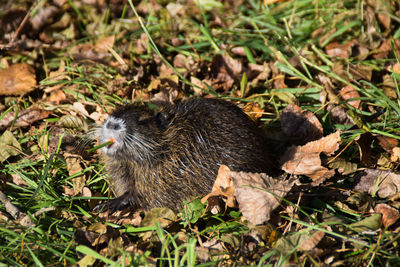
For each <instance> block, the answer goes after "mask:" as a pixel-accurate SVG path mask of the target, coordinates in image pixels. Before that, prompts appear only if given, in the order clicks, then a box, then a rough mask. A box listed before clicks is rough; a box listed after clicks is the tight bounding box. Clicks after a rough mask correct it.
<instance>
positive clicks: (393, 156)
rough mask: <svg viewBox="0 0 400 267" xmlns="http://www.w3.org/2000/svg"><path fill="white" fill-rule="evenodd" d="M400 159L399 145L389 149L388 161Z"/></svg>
mask: <svg viewBox="0 0 400 267" xmlns="http://www.w3.org/2000/svg"><path fill="white" fill-rule="evenodd" d="M399 159H400V147H394V148H393V149H392V151H391V155H390V161H392V162H397V161H399Z"/></svg>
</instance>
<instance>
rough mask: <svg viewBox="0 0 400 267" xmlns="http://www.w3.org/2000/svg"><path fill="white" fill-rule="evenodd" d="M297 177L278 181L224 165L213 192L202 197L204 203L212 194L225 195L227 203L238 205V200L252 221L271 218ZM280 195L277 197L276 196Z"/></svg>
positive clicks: (245, 215) (244, 212) (261, 174)
mask: <svg viewBox="0 0 400 267" xmlns="http://www.w3.org/2000/svg"><path fill="white" fill-rule="evenodd" d="M294 182H295V179H291V180H278V179H274V178H271V177H269V176H268V175H266V174H265V173H245V172H233V171H230V170H229V168H228V167H227V166H225V165H221V167H220V169H219V171H218V177H217V179H216V181H215V183H214V185H213V189H212V192H211V193H210V194H208V195H207V196H205V197H203V198H202V200H201V202H202V203H204V202H205V201H206V200H208V199H209V198H211V197H212V196H223V197H226V198H227V199H228V200H227V206H229V207H235V206H236V201H237V203H238V204H239V210H240V211H241V212H242V213H243V216H244V217H245V218H246V219H247V220H248V221H249V222H251V223H252V224H261V223H264V222H265V221H268V220H269V218H270V214H271V212H272V211H273V210H274V209H275V208H276V207H277V206H278V205H279V203H280V197H284V196H285V195H286V194H287V192H289V190H290V189H291V188H292V186H293V184H294ZM277 196H278V197H277Z"/></svg>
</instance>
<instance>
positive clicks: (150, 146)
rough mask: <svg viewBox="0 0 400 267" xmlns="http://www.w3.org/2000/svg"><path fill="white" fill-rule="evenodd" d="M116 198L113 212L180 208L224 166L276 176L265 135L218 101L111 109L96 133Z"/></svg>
mask: <svg viewBox="0 0 400 267" xmlns="http://www.w3.org/2000/svg"><path fill="white" fill-rule="evenodd" d="M98 134H99V142H100V143H105V142H107V141H110V140H111V141H112V142H113V143H112V144H110V145H108V146H105V147H103V148H102V153H103V154H104V160H105V165H106V170H107V172H108V174H109V176H110V177H111V181H112V185H113V189H114V192H115V194H116V195H117V198H116V199H113V200H111V201H109V202H106V203H107V205H105V204H101V205H99V206H97V207H96V208H95V210H97V211H98V210H99V209H100V208H101V207H103V206H108V208H109V210H110V212H115V211H116V210H119V209H122V208H125V207H128V206H134V207H136V208H141V209H145V210H148V209H151V208H154V207H169V208H171V209H173V210H177V209H179V208H181V207H182V202H183V201H184V200H187V199H189V198H190V197H194V196H200V195H205V194H207V193H209V192H210V191H211V188H212V185H213V183H214V181H215V178H216V177H217V173H218V169H219V166H220V165H221V164H224V165H227V166H228V167H229V168H230V169H231V170H234V171H245V172H265V173H268V174H273V173H274V172H276V170H277V168H276V165H275V164H274V163H273V161H272V160H271V159H270V156H269V152H268V149H267V143H266V140H265V138H264V137H263V134H262V131H261V130H260V129H259V128H258V126H257V124H256V123H255V122H253V121H252V120H251V119H250V118H249V117H248V116H247V115H246V114H245V113H244V112H243V111H242V110H241V109H240V108H239V107H237V106H236V105H235V104H233V103H231V102H227V101H224V100H219V99H189V100H184V101H182V102H180V103H178V104H176V105H169V106H165V107H164V108H162V109H161V111H159V112H153V111H151V110H150V109H148V108H145V107H139V106H135V105H132V104H131V105H126V106H122V107H120V108H118V109H116V110H115V111H114V112H113V113H112V114H111V115H110V117H109V118H108V120H107V121H106V122H105V123H104V124H103V126H101V128H100V129H99V133H98Z"/></svg>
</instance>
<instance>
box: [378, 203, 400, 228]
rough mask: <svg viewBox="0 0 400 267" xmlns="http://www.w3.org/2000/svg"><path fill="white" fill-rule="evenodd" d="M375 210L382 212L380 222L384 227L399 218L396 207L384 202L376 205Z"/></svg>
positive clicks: (399, 214)
mask: <svg viewBox="0 0 400 267" xmlns="http://www.w3.org/2000/svg"><path fill="white" fill-rule="evenodd" d="M375 212H378V213H381V214H382V223H383V226H385V227H389V226H391V225H392V224H394V223H395V222H397V220H398V219H399V218H400V213H399V211H398V210H397V209H395V208H393V207H391V206H389V205H388V204H384V203H381V204H378V205H376V206H375Z"/></svg>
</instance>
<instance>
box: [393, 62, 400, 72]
mask: <svg viewBox="0 0 400 267" xmlns="http://www.w3.org/2000/svg"><path fill="white" fill-rule="evenodd" d="M393 72H394V73H397V74H400V64H399V63H395V64H394V65H393Z"/></svg>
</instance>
